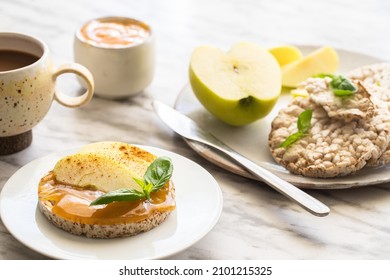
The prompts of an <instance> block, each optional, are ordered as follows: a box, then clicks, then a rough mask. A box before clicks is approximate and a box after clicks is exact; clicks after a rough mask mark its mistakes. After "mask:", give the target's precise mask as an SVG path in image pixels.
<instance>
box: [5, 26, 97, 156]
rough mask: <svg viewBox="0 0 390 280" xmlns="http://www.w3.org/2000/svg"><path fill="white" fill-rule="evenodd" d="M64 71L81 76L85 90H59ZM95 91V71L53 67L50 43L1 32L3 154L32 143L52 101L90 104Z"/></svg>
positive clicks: (69, 66)
mask: <svg viewBox="0 0 390 280" xmlns="http://www.w3.org/2000/svg"><path fill="white" fill-rule="evenodd" d="M64 73H73V74H76V75H77V76H79V77H81V78H82V79H83V80H84V81H85V84H86V85H87V86H86V91H85V93H83V94H82V95H80V96H74V97H73V96H69V95H66V94H63V93H62V92H61V91H59V90H58V89H56V79H57V77H58V76H60V75H61V74H64ZM93 91H94V81H93V77H92V74H91V73H90V72H89V71H88V69H86V68H85V67H84V66H82V65H79V64H75V63H72V64H64V65H61V66H60V67H58V68H56V69H55V68H54V66H53V63H52V60H51V57H50V52H49V49H48V47H47V45H46V44H45V43H44V42H43V41H41V40H40V39H37V38H35V37H32V36H29V35H26V34H20V33H10V32H0V155H4V154H11V153H14V152H18V151H20V150H22V149H24V148H26V147H28V146H29V145H30V144H31V140H32V132H31V130H32V128H33V127H34V126H36V125H37V124H38V123H39V122H40V121H41V120H42V119H43V118H44V116H45V115H46V113H47V112H48V111H49V109H50V105H51V104H52V102H53V100H56V101H57V102H59V103H60V104H62V105H64V106H67V107H80V106H83V105H85V104H87V103H88V102H89V101H90V100H91V98H92V96H93Z"/></svg>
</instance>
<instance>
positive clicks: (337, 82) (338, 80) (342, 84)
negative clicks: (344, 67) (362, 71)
mask: <svg viewBox="0 0 390 280" xmlns="http://www.w3.org/2000/svg"><path fill="white" fill-rule="evenodd" d="M330 86H331V87H332V89H334V90H344V91H351V92H356V91H357V88H356V87H355V86H354V85H353V84H352V82H351V81H350V80H349V79H347V78H346V77H344V76H341V75H339V76H335V77H334V78H333V79H332V81H331V82H330Z"/></svg>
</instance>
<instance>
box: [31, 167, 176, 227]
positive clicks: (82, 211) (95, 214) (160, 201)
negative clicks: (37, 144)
mask: <svg viewBox="0 0 390 280" xmlns="http://www.w3.org/2000/svg"><path fill="white" fill-rule="evenodd" d="M173 188H174V186H173V183H172V181H171V180H169V181H168V182H167V183H166V184H165V186H164V187H163V188H161V189H160V190H159V191H156V192H153V193H152V194H151V197H150V199H149V200H139V201H129V202H128V201H126V202H113V203H110V204H107V205H98V206H89V204H90V203H91V202H92V201H93V200H95V199H96V198H98V197H99V196H101V195H102V194H104V192H101V191H97V190H93V189H92V188H90V189H86V188H78V187H75V186H68V185H64V184H60V183H58V182H57V181H56V180H55V176H54V174H53V173H52V172H50V173H49V174H48V175H46V176H45V177H43V178H42V179H41V181H40V183H39V188H38V196H39V199H40V200H41V201H48V202H50V204H51V205H52V209H51V211H52V213H53V214H56V215H58V216H60V217H61V218H63V219H66V220H68V221H73V222H80V223H84V224H96V225H113V224H119V223H128V222H138V221H141V220H144V219H147V218H148V216H150V215H151V214H152V213H153V212H154V211H159V212H165V211H172V210H173V209H174V208H175V199H174V195H173V192H172V190H173Z"/></svg>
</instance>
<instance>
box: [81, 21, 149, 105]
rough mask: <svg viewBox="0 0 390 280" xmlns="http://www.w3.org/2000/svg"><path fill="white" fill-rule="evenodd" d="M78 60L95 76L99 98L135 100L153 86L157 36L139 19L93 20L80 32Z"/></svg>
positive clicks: (96, 91)
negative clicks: (137, 95) (136, 96)
mask: <svg viewBox="0 0 390 280" xmlns="http://www.w3.org/2000/svg"><path fill="white" fill-rule="evenodd" d="M74 58H75V61H76V62H78V63H80V64H83V65H85V66H86V67H87V68H88V69H89V70H90V71H91V73H92V74H93V76H94V78H95V82H96V84H95V94H96V95H99V96H102V97H105V98H111V99H118V98H124V97H129V96H133V95H136V94H138V93H140V92H142V90H144V89H145V88H146V87H147V86H148V85H149V84H150V83H151V82H152V79H153V75H154V63H155V61H154V60H155V50H154V35H153V32H152V29H151V27H150V26H149V25H147V24H146V23H144V22H141V21H139V20H136V19H132V18H126V17H105V18H99V19H93V20H90V21H88V22H86V23H85V24H84V25H83V26H82V27H81V28H80V29H79V30H78V31H77V32H76V35H75V41H74Z"/></svg>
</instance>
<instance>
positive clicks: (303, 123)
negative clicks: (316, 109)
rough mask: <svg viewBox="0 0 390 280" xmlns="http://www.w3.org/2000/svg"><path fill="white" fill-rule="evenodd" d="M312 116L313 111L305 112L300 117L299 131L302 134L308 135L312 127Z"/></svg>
mask: <svg viewBox="0 0 390 280" xmlns="http://www.w3.org/2000/svg"><path fill="white" fill-rule="evenodd" d="M311 115H312V110H305V111H303V112H302V113H300V114H299V116H298V123H297V124H298V131H299V132H302V133H306V132H307V131H308V130H309V129H310V126H311V123H310V122H311Z"/></svg>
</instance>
